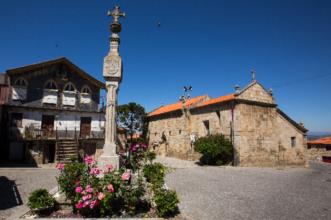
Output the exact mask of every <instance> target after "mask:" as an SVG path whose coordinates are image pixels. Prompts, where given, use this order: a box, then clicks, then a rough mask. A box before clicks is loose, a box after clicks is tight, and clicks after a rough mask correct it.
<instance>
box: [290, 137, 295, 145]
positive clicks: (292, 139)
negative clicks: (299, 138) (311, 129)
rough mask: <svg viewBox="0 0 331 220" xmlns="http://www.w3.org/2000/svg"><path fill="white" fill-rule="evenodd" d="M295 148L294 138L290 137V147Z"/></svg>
mask: <svg viewBox="0 0 331 220" xmlns="http://www.w3.org/2000/svg"><path fill="white" fill-rule="evenodd" d="M295 146H296V138H295V137H291V147H295Z"/></svg>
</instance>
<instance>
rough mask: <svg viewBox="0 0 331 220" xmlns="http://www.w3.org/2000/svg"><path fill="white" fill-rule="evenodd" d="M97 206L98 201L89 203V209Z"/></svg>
mask: <svg viewBox="0 0 331 220" xmlns="http://www.w3.org/2000/svg"><path fill="white" fill-rule="evenodd" d="M98 204H99V201H98V200H93V201H92V202H91V203H90V209H93V208H94V206H97V205H98Z"/></svg>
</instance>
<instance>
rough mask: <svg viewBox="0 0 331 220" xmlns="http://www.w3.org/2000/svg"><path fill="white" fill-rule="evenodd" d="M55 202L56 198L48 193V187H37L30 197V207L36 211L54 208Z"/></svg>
mask: <svg viewBox="0 0 331 220" xmlns="http://www.w3.org/2000/svg"><path fill="white" fill-rule="evenodd" d="M55 204H56V201H55V199H54V198H53V197H52V196H51V195H50V194H49V193H48V191H47V190H46V189H37V190H35V191H33V192H32V193H31V195H30V196H29V199H28V207H29V208H30V209H31V210H33V211H35V212H41V211H43V210H46V209H53V208H54V207H55Z"/></svg>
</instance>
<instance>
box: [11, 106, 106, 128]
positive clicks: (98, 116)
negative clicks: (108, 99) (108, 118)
mask: <svg viewBox="0 0 331 220" xmlns="http://www.w3.org/2000/svg"><path fill="white" fill-rule="evenodd" d="M12 112H13V113H14V112H15V113H23V120H22V128H21V129H19V130H20V131H21V133H22V134H23V133H24V128H25V127H29V126H30V125H31V124H33V126H34V127H35V128H36V129H40V128H41V121H42V115H43V114H44V115H55V120H54V130H55V129H56V128H57V129H58V130H65V129H66V128H67V130H68V131H70V130H75V128H76V131H79V130H80V118H81V117H91V131H92V132H100V131H103V130H104V127H105V115H104V113H95V112H69V111H67V112H61V113H56V112H53V111H48V112H47V113H45V112H44V113H42V112H40V111H24V110H23V109H19V110H15V111H12Z"/></svg>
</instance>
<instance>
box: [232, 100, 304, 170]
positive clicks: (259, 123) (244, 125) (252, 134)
mask: <svg viewBox="0 0 331 220" xmlns="http://www.w3.org/2000/svg"><path fill="white" fill-rule="evenodd" d="M234 127H235V137H234V145H235V148H236V151H237V154H238V155H237V157H238V161H237V162H239V165H240V166H282V165H305V164H306V161H307V160H306V152H305V151H306V140H305V136H304V134H303V133H302V132H301V131H299V130H298V129H297V128H295V127H294V126H293V125H292V124H291V123H290V122H288V121H287V120H286V119H285V118H283V117H282V116H281V115H280V114H279V113H278V112H277V109H276V108H275V107H265V106H257V105H248V104H238V105H236V108H235V122H234ZM292 137H295V146H293V147H292V146H291V138H292Z"/></svg>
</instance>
